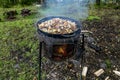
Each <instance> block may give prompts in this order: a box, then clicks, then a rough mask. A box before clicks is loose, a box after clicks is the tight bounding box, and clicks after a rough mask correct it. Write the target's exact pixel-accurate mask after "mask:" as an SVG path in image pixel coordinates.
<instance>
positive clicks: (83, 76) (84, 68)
mask: <svg viewBox="0 0 120 80" xmlns="http://www.w3.org/2000/svg"><path fill="white" fill-rule="evenodd" d="M87 71H88V67H83V70H82V79H83V80H86V74H87Z"/></svg>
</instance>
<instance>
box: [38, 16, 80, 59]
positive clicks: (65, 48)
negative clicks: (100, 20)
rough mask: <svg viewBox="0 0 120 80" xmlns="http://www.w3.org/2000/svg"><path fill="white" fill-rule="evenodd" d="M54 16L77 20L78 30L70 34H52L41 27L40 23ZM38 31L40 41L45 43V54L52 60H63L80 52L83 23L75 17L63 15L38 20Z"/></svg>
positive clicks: (72, 20)
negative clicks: (79, 42)
mask: <svg viewBox="0 0 120 80" xmlns="http://www.w3.org/2000/svg"><path fill="white" fill-rule="evenodd" d="M53 18H60V19H64V20H68V21H71V22H75V24H76V27H77V30H75V31H74V32H72V33H68V34H52V33H47V32H44V31H42V30H40V29H39V26H38V24H41V23H43V22H45V21H47V20H51V19H53ZM37 32H38V36H39V39H40V42H43V43H44V46H43V49H44V55H45V56H46V57H47V58H49V59H50V60H53V61H63V60H65V59H68V58H70V57H72V56H74V55H75V54H76V53H77V52H78V48H79V44H78V41H79V37H80V33H81V23H80V22H78V21H76V20H74V19H71V18H68V17H61V16H50V17H45V18H43V19H41V20H39V21H38V22H37Z"/></svg>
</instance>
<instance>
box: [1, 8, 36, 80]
mask: <svg viewBox="0 0 120 80" xmlns="http://www.w3.org/2000/svg"><path fill="white" fill-rule="evenodd" d="M23 8H24V7H21V8H18V7H16V8H8V9H7V8H6V9H3V8H0V18H1V19H2V22H0V80H32V79H33V78H34V77H37V76H38V39H37V37H36V29H35V25H34V23H35V22H36V20H37V19H36V18H34V19H33V17H35V15H36V14H32V15H30V16H28V17H22V16H21V15H20V10H21V9H23ZM26 8H27V9H30V10H32V11H33V12H34V11H35V10H36V8H35V7H32V6H29V7H26ZM9 10H17V12H18V13H19V14H18V15H17V19H16V20H14V21H8V20H6V19H4V16H3V15H2V14H3V13H4V12H5V11H9Z"/></svg>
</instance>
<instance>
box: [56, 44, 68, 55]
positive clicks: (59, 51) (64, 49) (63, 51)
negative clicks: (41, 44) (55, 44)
mask: <svg viewBox="0 0 120 80" xmlns="http://www.w3.org/2000/svg"><path fill="white" fill-rule="evenodd" d="M66 48H67V46H66V45H62V46H60V47H59V48H58V53H59V54H62V55H63V56H66V54H67V53H66Z"/></svg>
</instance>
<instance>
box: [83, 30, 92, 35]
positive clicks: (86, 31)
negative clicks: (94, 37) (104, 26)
mask: <svg viewBox="0 0 120 80" xmlns="http://www.w3.org/2000/svg"><path fill="white" fill-rule="evenodd" d="M81 32H82V33H91V34H92V33H93V32H91V31H88V30H81Z"/></svg>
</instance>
